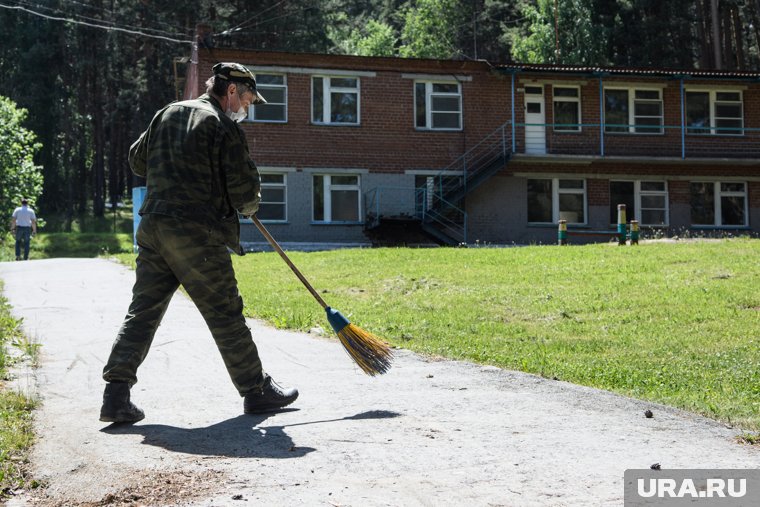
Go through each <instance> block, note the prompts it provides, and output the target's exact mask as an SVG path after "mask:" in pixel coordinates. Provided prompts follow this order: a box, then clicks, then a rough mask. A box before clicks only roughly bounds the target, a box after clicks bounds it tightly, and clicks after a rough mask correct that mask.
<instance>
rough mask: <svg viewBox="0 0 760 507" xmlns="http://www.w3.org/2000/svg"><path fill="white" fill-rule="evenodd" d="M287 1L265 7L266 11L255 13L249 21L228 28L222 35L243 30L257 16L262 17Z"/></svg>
mask: <svg viewBox="0 0 760 507" xmlns="http://www.w3.org/2000/svg"><path fill="white" fill-rule="evenodd" d="M287 1H288V0H280V1H279V2H277V3H276V4H274V5H271V6H269V7H267V8H266V9H264V10H263V11H259V12H257V13H256V14H255V15H254V16H253V17H251V18H250V19H247V20H245V21H243V22H242V23H238V24H237V25H235V26H233V27H232V28H229V29H227V30H225V31H224V32H222V33H225V32H232V31H233V30H240V29H241V28H243V27H244V26H245V25H246V24H248V23H249V22H251V21H253V20H255V19H256V18H258V17H259V16H262V15H263V14H264V13H265V12H268V11H271V10H272V9H274V8H275V7H279V6H280V5H282V4H284V3H285V2H287Z"/></svg>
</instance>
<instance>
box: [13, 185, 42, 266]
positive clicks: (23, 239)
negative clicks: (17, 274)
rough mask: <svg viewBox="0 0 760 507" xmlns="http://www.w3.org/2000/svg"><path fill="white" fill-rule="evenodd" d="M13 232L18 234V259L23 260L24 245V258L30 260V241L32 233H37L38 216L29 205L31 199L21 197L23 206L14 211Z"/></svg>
mask: <svg viewBox="0 0 760 507" xmlns="http://www.w3.org/2000/svg"><path fill="white" fill-rule="evenodd" d="M11 232H13V233H14V234H15V235H16V260H17V261H20V260H21V246H22V245H23V247H24V260H25V261H26V260H29V242H30V241H31V239H32V234H37V216H36V215H35V214H34V210H33V209H32V208H30V207H29V201H28V200H26V199H21V206H19V207H18V208H16V209H15V210H14V211H13V217H12V218H11Z"/></svg>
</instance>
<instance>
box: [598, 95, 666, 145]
mask: <svg viewBox="0 0 760 507" xmlns="http://www.w3.org/2000/svg"><path fill="white" fill-rule="evenodd" d="M607 90H610V91H612V90H625V91H627V92H628V132H621V131H614V130H613V131H610V130H608V128H621V127H607V125H606V123H607V100H606V96H603V97H602V100H603V101H604V104H605V106H604V119H605V127H604V133H605V135H606V134H613V135H614V134H635V135H639V136H651V135H665V102H664V100H663V98H662V95H663V93H662V88H656V87H647V86H632V87H628V86H605V87H604V90H603V91H604V92H607ZM637 91H645V92H657V94H658V95H659V96H660V98H659V99H657V100H655V99H637V98H636V92H637ZM636 102H647V103H654V102H657V103H659V104H660V116H636ZM636 118H659V119H660V125H659V127H657V126H655V125H636ZM636 128H645V129H648V131H647V132H636ZM657 128H659V131H656V130H655V129H657Z"/></svg>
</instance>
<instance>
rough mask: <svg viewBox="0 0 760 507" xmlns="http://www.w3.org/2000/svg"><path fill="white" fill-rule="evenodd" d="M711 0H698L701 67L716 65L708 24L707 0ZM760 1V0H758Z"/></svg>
mask: <svg viewBox="0 0 760 507" xmlns="http://www.w3.org/2000/svg"><path fill="white" fill-rule="evenodd" d="M706 1H709V0H697V38H698V39H699V45H700V49H701V51H700V52H699V67H700V68H702V69H709V68H712V67H713V66H714V64H713V61H712V47H711V46H710V27H709V26H708V25H709V24H708V22H707V19H708V16H707V7H706V6H705V2H706ZM758 1H759V2H760V0H758Z"/></svg>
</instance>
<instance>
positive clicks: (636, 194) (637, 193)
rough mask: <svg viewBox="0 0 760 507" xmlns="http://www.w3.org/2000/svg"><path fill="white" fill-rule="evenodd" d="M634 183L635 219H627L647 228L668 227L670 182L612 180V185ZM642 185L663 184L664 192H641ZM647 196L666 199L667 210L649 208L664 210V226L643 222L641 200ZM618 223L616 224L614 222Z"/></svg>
mask: <svg viewBox="0 0 760 507" xmlns="http://www.w3.org/2000/svg"><path fill="white" fill-rule="evenodd" d="M616 182H619V183H633V200H634V203H635V204H636V208H635V210H636V211H635V213H634V214H635V215H636V216H634V217H631V216H628V217H627V218H628V219H629V220H631V219H633V220H636V221H638V222H639V225H642V226H643V225H645V226H647V227H667V226H668V225H669V224H670V202H669V199H670V198H669V196H668V182H667V181H662V180H626V179H614V180H610V183H616ZM642 183H662V184H663V188H664V190H641V184H642ZM647 196H657V197H664V199H665V208H647V209H656V210H663V211H664V212H665V222H664V223H662V224H649V223H644V222H643V221H642V220H641V216H642V214H641V212H642V211H644V210H643V207H642V205H641V198H642V197H647ZM610 206H616V204H615V203H612V202H611V203H610ZM613 223H616V222H613Z"/></svg>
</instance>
